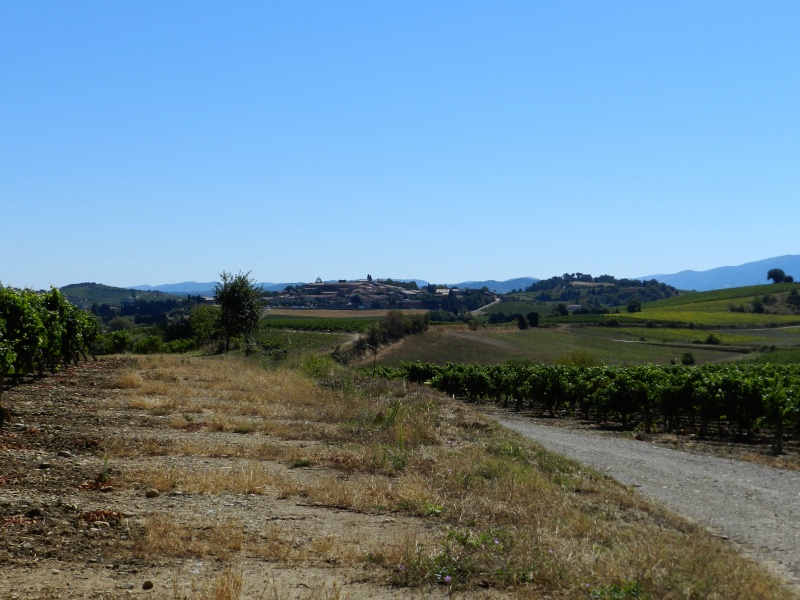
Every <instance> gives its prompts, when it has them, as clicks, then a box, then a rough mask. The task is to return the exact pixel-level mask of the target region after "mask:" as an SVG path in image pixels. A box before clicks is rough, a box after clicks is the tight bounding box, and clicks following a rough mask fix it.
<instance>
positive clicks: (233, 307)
mask: <svg viewBox="0 0 800 600" xmlns="http://www.w3.org/2000/svg"><path fill="white" fill-rule="evenodd" d="M220 279H221V280H222V281H220V282H219V283H217V284H216V285H215V286H214V299H215V300H216V302H217V304H218V305H219V307H220V315H219V319H218V321H217V323H218V325H219V328H220V331H221V332H222V334H223V335H224V336H225V352H227V351H228V350H229V349H230V343H231V338H233V337H237V336H240V335H241V336H244V337H245V338H247V337H249V336H251V335H252V334H253V333H255V330H256V327H257V326H258V319H259V318H260V317H261V289H260V288H257V287H256V284H255V283H256V282H255V280H253V279H250V271H248V272H247V273H242V272H241V271H239V273H238V274H237V275H233V274H232V273H228V272H227V271H223V272H222V273H220Z"/></svg>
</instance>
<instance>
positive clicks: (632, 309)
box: [628, 298, 642, 313]
mask: <svg viewBox="0 0 800 600" xmlns="http://www.w3.org/2000/svg"><path fill="white" fill-rule="evenodd" d="M628 312H629V313H636V312H642V303H641V301H640V300H639V299H638V298H633V299H632V300H631V301H630V302H628Z"/></svg>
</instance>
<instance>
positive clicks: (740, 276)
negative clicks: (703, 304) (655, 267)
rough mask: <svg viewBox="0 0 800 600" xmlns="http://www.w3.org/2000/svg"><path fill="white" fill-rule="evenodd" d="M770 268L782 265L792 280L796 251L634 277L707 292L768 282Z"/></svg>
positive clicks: (799, 274) (799, 265)
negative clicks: (735, 263) (732, 264)
mask: <svg viewBox="0 0 800 600" xmlns="http://www.w3.org/2000/svg"><path fill="white" fill-rule="evenodd" d="M770 269H783V271H784V272H785V273H786V274H787V275H791V276H792V277H794V279H795V280H796V281H800V255H797V254H787V255H786V256H776V257H774V258H765V259H764V260H758V261H755V262H750V263H745V264H743V265H739V266H736V267H717V268H716V269H709V270H708V271H681V272H680V273H673V274H672V275H665V274H659V275H646V276H644V277H637V278H636V279H641V280H644V281H648V280H650V279H655V280H656V281H660V282H661V283H666V284H667V285H671V286H673V287H676V288H678V289H679V290H695V291H697V292H707V291H709V290H721V289H725V288H734V287H743V286H746V285H762V284H765V283H769V280H768V279H767V272H768V271H769V270H770Z"/></svg>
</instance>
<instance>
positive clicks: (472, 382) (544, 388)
mask: <svg viewBox="0 0 800 600" xmlns="http://www.w3.org/2000/svg"><path fill="white" fill-rule="evenodd" d="M376 374H377V375H379V376H384V377H389V378H395V379H406V380H408V381H411V382H416V383H427V384H429V385H430V386H431V387H434V388H436V389H438V390H440V391H442V392H444V393H446V394H448V395H451V396H454V397H457V398H463V399H465V400H469V401H478V400H482V401H489V402H497V403H500V404H502V405H504V406H513V407H514V408H516V409H517V410H522V409H524V408H528V409H537V408H538V409H539V410H542V409H544V410H546V411H547V412H548V413H550V414H551V415H553V416H555V415H556V414H558V413H563V412H569V413H572V414H576V413H579V414H582V415H583V416H584V417H585V418H592V419H594V420H595V421H598V422H605V421H609V420H612V421H617V422H618V423H620V424H621V425H622V427H623V428H628V427H630V426H632V425H634V424H636V425H638V426H642V427H644V429H645V430H647V431H649V430H650V428H651V427H652V426H653V424H654V422H655V420H656V419H659V418H660V420H661V421H662V423H663V428H664V429H665V430H666V431H671V430H674V429H676V428H678V427H680V426H682V425H685V424H687V423H689V424H691V425H692V426H696V427H697V428H698V431H699V434H700V435H701V436H705V435H706V434H707V431H708V427H709V425H710V424H711V423H714V422H716V423H717V424H718V425H720V424H721V423H723V422H725V423H727V424H728V425H729V427H732V428H735V429H736V431H737V432H738V434H739V435H743V434H746V433H749V432H752V431H754V430H755V429H758V428H759V427H761V426H769V427H771V428H773V430H774V431H776V432H779V434H776V438H775V444H774V447H775V449H776V451H780V439H781V437H782V435H783V432H784V431H788V430H790V429H791V430H792V431H795V432H797V430H798V429H797V428H798V426H800V365H792V366H789V365H773V364H766V365H753V364H738V363H737V364H726V365H705V366H702V367H684V366H665V367H659V366H643V367H586V366H567V365H563V366H562V365H556V366H542V365H536V364H530V363H523V362H517V363H508V364H505V365H465V364H453V363H450V364H447V365H445V366H437V365H432V364H425V363H419V362H415V363H404V364H403V365H402V366H400V367H399V368H396V369H392V368H388V367H379V368H378V369H376Z"/></svg>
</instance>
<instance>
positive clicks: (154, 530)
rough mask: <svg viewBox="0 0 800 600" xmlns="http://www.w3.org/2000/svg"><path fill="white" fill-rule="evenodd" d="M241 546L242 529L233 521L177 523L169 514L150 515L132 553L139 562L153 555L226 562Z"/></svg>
mask: <svg viewBox="0 0 800 600" xmlns="http://www.w3.org/2000/svg"><path fill="white" fill-rule="evenodd" d="M243 544H244V533H243V531H242V526H241V524H240V523H238V522H236V521H219V522H215V521H202V522H196V523H192V524H188V525H186V524H180V523H178V522H177V521H175V519H173V518H172V517H170V516H169V515H163V514H162V515H152V516H151V517H150V518H149V519H147V522H146V523H145V526H144V530H143V532H142V534H141V535H140V536H139V538H138V539H137V540H136V542H135V544H134V547H133V554H134V556H135V557H137V558H140V559H151V558H152V557H153V556H171V557H179V558H184V557H205V556H213V557H215V558H220V559H230V558H231V557H234V556H236V555H238V553H239V552H241V550H242V546H243Z"/></svg>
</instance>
